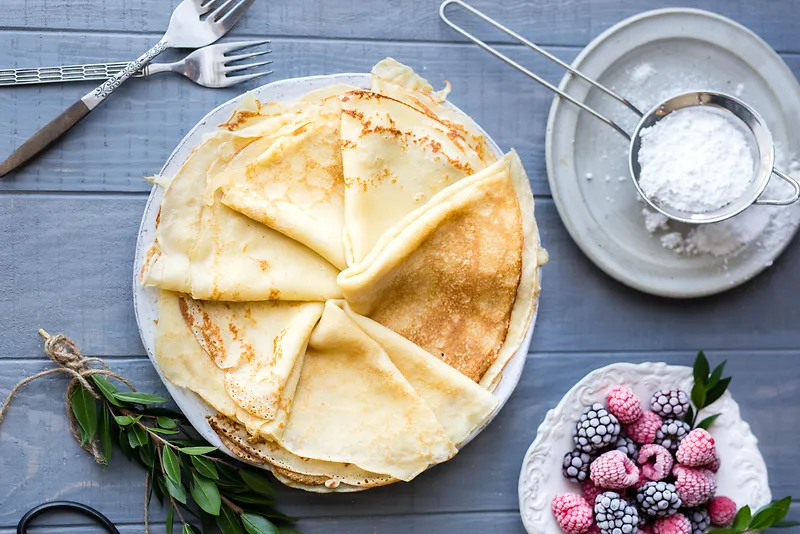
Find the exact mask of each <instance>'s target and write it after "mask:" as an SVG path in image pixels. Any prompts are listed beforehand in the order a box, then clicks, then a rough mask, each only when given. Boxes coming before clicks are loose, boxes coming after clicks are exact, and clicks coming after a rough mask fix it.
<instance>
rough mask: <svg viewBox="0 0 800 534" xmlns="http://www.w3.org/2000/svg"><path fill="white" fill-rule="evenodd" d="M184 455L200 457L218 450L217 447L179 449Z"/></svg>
mask: <svg viewBox="0 0 800 534" xmlns="http://www.w3.org/2000/svg"><path fill="white" fill-rule="evenodd" d="M178 450H179V451H181V452H182V453H183V454H188V455H189V456H194V455H199V454H208V453H210V452H214V451H215V450H217V447H209V446H205V447H181V448H180V449H178Z"/></svg>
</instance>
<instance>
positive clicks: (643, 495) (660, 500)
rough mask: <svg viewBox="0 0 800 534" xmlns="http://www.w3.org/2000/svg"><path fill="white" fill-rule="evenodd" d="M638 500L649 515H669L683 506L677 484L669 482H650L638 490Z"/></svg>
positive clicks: (640, 506) (643, 510)
mask: <svg viewBox="0 0 800 534" xmlns="http://www.w3.org/2000/svg"><path fill="white" fill-rule="evenodd" d="M636 502H637V503H638V504H639V508H641V509H642V512H644V513H646V514H647V515H650V516H654V517H667V516H670V515H673V514H675V513H676V512H677V511H678V508H680V507H681V498H680V497H679V496H678V490H677V489H675V485H673V484H670V483H669V482H664V481H663V480H662V481H660V482H648V483H646V484H644V485H643V486H642V487H640V488H639V490H638V491H637V492H636Z"/></svg>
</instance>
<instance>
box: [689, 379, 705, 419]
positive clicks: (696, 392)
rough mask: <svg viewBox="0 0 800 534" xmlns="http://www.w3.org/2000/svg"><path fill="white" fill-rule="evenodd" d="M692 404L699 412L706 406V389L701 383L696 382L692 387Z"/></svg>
mask: <svg viewBox="0 0 800 534" xmlns="http://www.w3.org/2000/svg"><path fill="white" fill-rule="evenodd" d="M692 403H693V404H694V405H695V407H697V411H698V412H699V411H700V410H702V409H703V408H705V406H706V388H705V386H704V385H703V384H701V383H699V382H695V383H694V386H692Z"/></svg>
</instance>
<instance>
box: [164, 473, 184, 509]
mask: <svg viewBox="0 0 800 534" xmlns="http://www.w3.org/2000/svg"><path fill="white" fill-rule="evenodd" d="M164 483H165V484H166V485H167V493H169V494H170V496H171V497H172V498H173V499H175V500H176V501H178V502H179V503H181V504H186V488H184V487H183V484H180V483H178V484H176V483H175V482H173V481H172V480H170V479H168V478H166V479H164Z"/></svg>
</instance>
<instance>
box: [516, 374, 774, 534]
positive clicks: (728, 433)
mask: <svg viewBox="0 0 800 534" xmlns="http://www.w3.org/2000/svg"><path fill="white" fill-rule="evenodd" d="M693 383H694V379H693V377H692V369H691V368H690V367H681V366H672V365H667V364H665V363H643V364H639V365H636V364H632V363H618V364H614V365H609V366H608V367H603V368H601V369H597V370H596V371H592V372H591V373H589V374H588V375H586V376H585V377H584V378H583V379H582V380H581V381H580V382H578V383H577V384H575V386H574V387H573V388H572V389H571V390H569V392H567V394H566V395H564V398H563V399H561V402H559V403H558V406H556V407H555V408H554V409H552V410H550V411H549V412H547V415H546V416H545V418H544V421H543V422H542V424H541V425H539V429H538V430H537V432H536V440H535V441H534V442H533V444H532V445H531V446H530V448H529V449H528V452H527V453H526V454H525V459H524V460H523V462H522V472H521V473H520V475H519V509H520V513H521V514H522V524H523V525H525V530H527V531H528V532H529V533H530V534H553V533H556V532H560V531H561V529H560V528H559V527H558V524H557V523H556V520H555V517H554V516H553V512H552V511H551V510H550V503H551V502H552V500H553V497H554V496H555V495H557V494H559V493H578V494H580V492H581V487H580V486H579V485H577V484H573V483H571V482H570V481H568V480H567V479H566V478H564V476H563V475H562V474H561V461H562V460H563V459H564V455H565V454H566V453H567V452H569V451H571V450H573V449H574V448H575V444H574V443H573V441H572V431H573V429H574V428H575V423H576V422H577V421H578V419H579V418H580V415H581V412H582V411H583V408H584V407H585V406H588V405H590V404H592V403H595V402H600V403H602V404H603V405H605V400H606V395H607V394H608V392H609V390H610V389H611V388H612V387H614V386H616V385H619V384H622V385H626V386H628V387H630V388H631V389H632V390H633V391H634V393H636V395H637V396H638V397H639V398H640V399H642V402H643V403H645V402H647V403H648V404H649V399H650V397H651V396H652V395H653V393H654V392H655V391H657V390H659V389H661V388H662V387H677V388H680V389H683V390H685V391H691V387H692V384H693ZM703 413H704V414H712V413H721V414H722V415H721V416H720V417H719V419H717V420H716V422H715V423H714V425H713V426H712V427H711V429H710V430H709V431H710V432H711V435H712V436H713V437H714V441H715V442H716V446H717V451H718V452H719V455H720V459H721V460H722V462H721V464H720V469H719V472H718V473H717V495H725V496H726V497H730V498H731V499H733V500H734V502H736V505H737V506H738V507H742V506H744V505H750V507H751V508H753V509H754V510H755V509H756V508H759V507H761V506H763V505H765V504H767V503H769V502H770V500H772V493H771V492H770V489H769V481H768V480H767V466H766V464H765V463H764V458H763V457H762V456H761V453H760V452H759V450H758V440H757V439H756V437H755V436H754V435H753V433H752V432H751V431H750V426H749V425H748V424H747V423H746V422H744V421H742V418H741V416H740V415H739V405H738V404H736V401H734V400H733V397H731V395H730V393H728V392H725V394H724V395H722V397H721V398H720V399H719V400H718V401H717V402H715V403H714V404H712V405H711V406H709V407H708V408H706V409H705V410H703Z"/></svg>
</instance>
